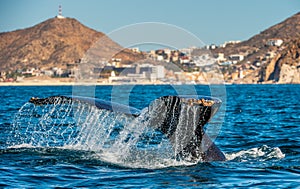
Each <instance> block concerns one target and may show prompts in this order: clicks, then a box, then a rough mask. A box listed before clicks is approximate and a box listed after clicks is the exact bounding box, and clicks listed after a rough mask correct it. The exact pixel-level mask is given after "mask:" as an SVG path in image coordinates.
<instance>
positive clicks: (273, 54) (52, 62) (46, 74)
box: [0, 13, 300, 85]
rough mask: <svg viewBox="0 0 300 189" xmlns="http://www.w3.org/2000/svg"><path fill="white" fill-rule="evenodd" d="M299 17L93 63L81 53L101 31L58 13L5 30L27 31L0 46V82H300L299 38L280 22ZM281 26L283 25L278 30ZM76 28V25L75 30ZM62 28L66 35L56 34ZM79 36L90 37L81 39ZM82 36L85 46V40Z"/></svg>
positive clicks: (128, 52)
mask: <svg viewBox="0 0 300 189" xmlns="http://www.w3.org/2000/svg"><path fill="white" fill-rule="evenodd" d="M299 19H300V14H296V15H294V16H293V17H291V18H289V19H287V20H286V21H284V22H282V23H279V24H277V25H275V26H273V27H271V28H269V29H267V30H265V31H263V32H261V33H260V34H257V35H256V36H254V37H252V38H250V39H249V40H247V41H228V42H224V43H223V44H220V45H215V44H211V45H206V46H202V47H189V48H183V49H173V48H159V49H154V50H148V51H142V50H140V49H139V47H138V46H137V47H132V48H124V47H122V48H120V52H118V53H117V55H116V56H111V57H109V58H107V57H102V56H101V55H100V56H98V57H96V58H95V57H93V60H94V62H89V61H86V59H89V57H86V56H88V55H86V54H85V52H86V51H87V50H88V49H89V48H91V47H92V45H94V44H93V43H94V42H95V41H97V39H99V36H103V35H104V34H103V33H101V32H97V31H94V30H92V29H90V28H87V27H85V26H84V25H82V24H81V23H79V22H78V21H77V20H75V19H70V18H65V17H63V16H62V15H61V13H59V15H58V16H56V17H55V18H53V19H49V20H47V21H45V22H43V23H41V24H38V25H36V26H34V27H31V28H28V29H24V30H19V31H15V32H8V33H5V34H4V35H2V38H3V40H2V41H4V44H9V43H11V42H10V39H11V36H10V35H16V33H18V32H23V33H25V34H26V35H25V36H24V37H21V38H24V39H26V41H24V42H22V43H20V42H19V43H20V45H19V46H18V45H15V46H16V47H12V46H8V47H9V48H5V46H4V45H3V50H2V51H1V53H2V54H3V56H4V57H5V58H2V59H1V61H2V62H1V65H2V67H1V69H0V84H2V85H3V84H6V85H10V84H33V85H35V84H36V85H40V84H45V83H47V84H72V83H76V82H80V81H86V82H87V83H88V82H91V80H90V81H89V79H92V80H93V83H95V84H99V85H101V84H104V85H106V84H124V83H127V84H212V83H216V84H219V83H227V84H234V83H237V84H243V83H300V76H299V75H300V67H299V64H300V60H299V49H300V48H299V45H298V43H299V40H298V37H297V35H296V34H294V33H295V32H293V31H292V29H291V28H290V27H287V26H286V25H287V24H285V22H292V21H294V22H297V20H299ZM289 25H290V24H289ZM50 26H51V27H50ZM285 27H286V28H287V29H282V28H285ZM40 28H52V30H49V29H46V30H45V31H44V30H40ZM53 28H54V29H53ZM76 28H77V29H78V28H80V30H78V31H75V30H76ZM278 28H280V29H281V30H279V29H278ZM62 31H64V32H63V33H64V35H65V37H61V36H63V34H62ZM83 31H84V32H83ZM78 32H81V33H82V34H80V33H78ZM36 33H39V36H40V37H39V38H37V37H36V36H35V35H36ZM45 33H46V35H45V36H42V35H44V34H45ZM74 33H76V35H74ZM83 33H84V34H83ZM288 33H290V34H291V35H287V34H288ZM50 34H51V35H50ZM87 34H89V35H87ZM18 35H20V34H18ZM293 35H295V36H293ZM78 36H91V37H89V38H86V39H82V37H81V38H78ZM33 40H35V41H33ZM109 40H110V39H109ZM19 41H20V40H19ZM87 41H89V45H86V44H87ZM14 44H17V42H15V43H14ZM101 45H103V44H101ZM105 45H107V46H103V48H102V49H109V48H111V46H117V45H116V43H115V42H113V41H112V40H110V41H109V43H108V44H105ZM73 46H75V47H73ZM10 48H11V50H10ZM41 49H42V50H41ZM74 49H75V50H74ZM78 49H79V50H78ZM102 49H98V51H102ZM50 50H51V51H50ZM123 51H124V52H123ZM122 53H123V55H121V56H118V54H122ZM7 54H10V56H7ZM87 69H88V70H87ZM87 72H88V77H87V76H85V78H82V77H81V76H82V75H83V74H82V73H85V75H86V73H87Z"/></svg>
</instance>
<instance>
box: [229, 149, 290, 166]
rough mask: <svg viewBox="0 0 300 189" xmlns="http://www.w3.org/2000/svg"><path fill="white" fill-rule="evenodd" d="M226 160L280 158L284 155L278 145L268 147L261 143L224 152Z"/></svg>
mask: <svg viewBox="0 0 300 189" xmlns="http://www.w3.org/2000/svg"><path fill="white" fill-rule="evenodd" d="M225 156H226V159H227V160H228V161H240V162H247V161H252V160H255V161H267V160H271V159H282V158H284V157H285V154H284V153H282V152H281V150H280V149H279V148H278V147H273V148H272V147H269V146H267V145H263V146H261V147H256V148H251V149H248V150H242V151H239V152H235V153H228V154H225Z"/></svg>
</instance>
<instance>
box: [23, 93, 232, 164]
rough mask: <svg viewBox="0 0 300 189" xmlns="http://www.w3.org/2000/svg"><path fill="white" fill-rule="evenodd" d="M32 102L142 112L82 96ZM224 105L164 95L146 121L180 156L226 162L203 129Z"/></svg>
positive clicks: (132, 113)
mask: <svg viewBox="0 0 300 189" xmlns="http://www.w3.org/2000/svg"><path fill="white" fill-rule="evenodd" d="M29 102H31V103H33V104H35V105H46V104H64V103H72V102H84V103H88V104H90V105H93V106H96V107H97V108H99V109H105V110H109V111H113V112H117V113H122V114H126V115H129V116H134V117H138V116H139V115H141V113H142V111H140V110H138V109H136V108H133V107H130V106H125V105H122V104H118V103H113V102H109V101H104V100H100V99H96V98H90V97H81V96H52V97H48V98H31V99H30V100H29ZM221 104H222V102H221V100H219V99H217V98H212V97H203V96H163V97H160V98H158V99H156V100H154V101H153V102H152V103H150V105H149V106H148V107H147V109H146V115H147V116H148V123H147V124H148V126H149V127H152V128H154V129H157V130H160V131H161V132H162V133H163V134H165V135H166V136H167V137H168V138H169V140H170V142H171V144H172V146H173V149H174V152H175V154H176V158H178V159H185V160H189V161H199V160H201V161H224V160H226V159H225V156H224V154H223V153H222V152H221V150H220V149H219V148H218V147H217V146H216V145H215V144H214V143H213V142H212V141H211V139H210V138H209V137H208V136H207V135H206V134H205V132H204V125H205V124H206V123H208V122H209V120H210V119H211V118H212V117H213V115H214V114H215V113H216V112H217V110H218V109H219V107H220V106H221ZM143 115H145V114H143Z"/></svg>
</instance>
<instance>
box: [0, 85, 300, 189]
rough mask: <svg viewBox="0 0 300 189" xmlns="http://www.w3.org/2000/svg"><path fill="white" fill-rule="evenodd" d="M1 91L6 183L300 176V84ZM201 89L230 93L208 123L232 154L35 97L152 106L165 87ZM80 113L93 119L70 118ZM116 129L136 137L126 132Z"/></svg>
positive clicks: (2, 179)
mask: <svg viewBox="0 0 300 189" xmlns="http://www.w3.org/2000/svg"><path fill="white" fill-rule="evenodd" d="M0 94H1V98H0V187H8V188H10V187H11V188H33V187H36V188H42V187H43V188H57V187H61V188H77V187H85V188H92V187H97V188H218V187H219V188H236V187H245V188H249V187H251V188H297V187H299V186H300V135H299V134H300V133H299V131H300V103H299V100H300V96H299V94H300V85H227V86H205V85H197V86H193V85H175V86H172V85H145V86H144V85H135V86H131V85H123V86H121V85H120V86H97V87H93V86H28V87H19V86H10V87H0ZM195 94H197V95H206V96H215V97H218V98H220V99H221V100H222V101H223V105H222V107H221V108H220V110H219V112H218V113H217V114H216V115H215V116H214V118H213V119H212V120H211V122H210V123H209V124H208V125H207V126H206V127H205V129H206V132H207V133H208V134H209V136H210V137H211V138H212V139H213V140H214V142H215V144H216V145H217V146H218V147H219V148H220V149H221V150H222V151H223V152H224V154H225V156H226V161H222V162H197V163H188V162H182V161H177V160H176V159H174V158H173V157H172V147H171V145H170V144H169V143H168V140H167V139H166V138H164V136H160V135H156V134H155V135H154V134H153V133H152V132H154V131H151V130H147V133H146V132H145V130H146V128H144V127H143V126H142V125H139V124H134V123H135V122H133V123H131V124H129V126H128V128H126V127H125V128H121V126H120V128H112V125H114V127H115V126H116V125H117V127H118V124H119V123H121V122H122V123H123V122H125V123H128V122H132V120H128V119H127V118H125V117H122V116H119V117H118V116H117V118H116V119H111V117H110V113H107V112H104V111H101V110H96V109H93V108H90V107H83V108H81V109H76V110H73V111H66V110H67V109H68V108H69V109H70V107H68V106H66V105H61V106H57V107H55V108H53V107H50V106H49V107H44V106H35V105H33V104H31V103H28V101H29V99H30V98H31V97H40V98H45V97H48V96H53V95H82V96H95V97H97V98H100V99H104V100H108V101H113V102H117V103H122V104H125V105H130V106H132V107H135V108H138V109H141V110H142V109H143V108H145V107H147V106H148V105H149V104H150V103H151V101H153V100H154V99H156V98H159V97H161V96H166V95H195ZM47 108H48V109H47ZM77 114H78V115H85V117H86V119H85V120H82V119H77V120H73V119H66V118H65V117H66V116H71V115H73V116H74V115H75V117H76V115H77ZM78 125H79V126H78ZM108 131H109V132H108ZM116 133H117V134H118V135H120V136H122V133H123V134H124V133H125V134H126V135H125V134H124V136H129V135H130V136H131V138H129V139H127V138H124V139H123V140H120V141H122V142H120V141H118V142H116V140H115V139H114V138H113V136H115V135H116ZM124 141H125V142H124ZM158 141H159V142H158ZM132 147H134V149H133V148H132Z"/></svg>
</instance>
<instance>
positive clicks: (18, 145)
mask: <svg viewBox="0 0 300 189" xmlns="http://www.w3.org/2000/svg"><path fill="white" fill-rule="evenodd" d="M18 148H37V147H36V146H33V145H32V144H26V143H24V144H17V145H13V146H8V147H7V149H18Z"/></svg>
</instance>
